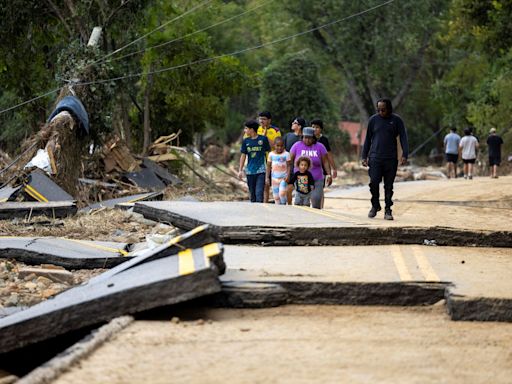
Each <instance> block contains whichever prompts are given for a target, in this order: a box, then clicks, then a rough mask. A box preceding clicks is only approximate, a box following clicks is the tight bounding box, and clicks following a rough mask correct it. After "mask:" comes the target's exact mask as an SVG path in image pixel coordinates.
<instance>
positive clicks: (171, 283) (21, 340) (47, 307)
mask: <svg viewBox="0 0 512 384" xmlns="http://www.w3.org/2000/svg"><path fill="white" fill-rule="evenodd" d="M212 248H213V247H210V249H212ZM216 248H217V252H218V254H222V252H223V247H222V245H221V244H217V245H216ZM205 255H206V252H204V253H195V252H193V251H192V250H185V251H182V252H180V253H179V254H178V255H174V256H169V257H165V258H161V259H158V260H153V261H150V262H147V263H143V264H141V265H138V266H136V267H133V268H130V269H128V270H125V271H123V272H121V273H119V274H116V275H114V276H110V277H109V278H108V279H106V280H103V281H99V282H98V283H96V284H86V285H83V286H78V287H75V288H72V289H70V290H68V291H65V292H63V293H62V294H60V295H57V296H55V297H54V298H52V299H50V300H48V301H45V302H42V303H40V304H37V305H35V306H33V307H30V308H29V309H27V310H25V311H22V312H18V313H15V314H13V315H11V316H8V317H6V318H2V319H0V353H6V352H9V351H12V350H15V349H17V348H21V347H24V346H26V345H29V344H33V343H36V342H39V341H43V340H47V339H49V338H51V337H54V336H57V335H61V334H64V333H67V332H69V331H72V330H77V329H80V328H83V327H86V326H88V325H93V324H99V323H101V322H104V321H108V320H111V319H113V318H115V317H117V316H120V315H125V314H133V313H137V312H140V311H144V310H147V309H151V308H155V307H160V306H164V305H170V304H176V303H179V302H183V301H187V300H191V299H194V298H197V297H200V296H204V295H209V294H213V293H216V292H219V291H220V289H221V287H220V283H219V280H218V274H217V270H216V268H212V265H211V263H210V260H209V258H208V257H205Z"/></svg>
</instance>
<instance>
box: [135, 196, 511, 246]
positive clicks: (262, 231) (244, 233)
mask: <svg viewBox="0 0 512 384" xmlns="http://www.w3.org/2000/svg"><path fill="white" fill-rule="evenodd" d="M134 211H135V212H137V213H141V214H142V215H144V217H146V218H147V219H150V220H154V221H160V222H167V223H171V224H172V225H174V226H177V227H179V228H183V229H191V228H193V227H195V226H198V225H201V224H210V225H211V226H212V230H213V231H214V232H216V233H217V234H218V235H219V236H220V238H221V240H222V241H223V242H225V243H227V244H239V243H259V244H261V243H264V244H267V245H371V244H395V243H398V244H422V243H423V242H424V241H425V240H427V239H428V240H429V241H430V240H431V239H434V240H435V243H436V244H437V245H467V246H469V245H474V246H491V247H512V231H476V230H467V229H458V228H448V227H437V226H433V227H421V226H417V227H405V226H404V227H402V226H397V225H394V224H393V225H389V224H388V223H387V222H385V221H380V222H377V221H371V220H369V219H368V218H367V217H366V216H357V215H353V214H344V213H343V212H333V211H332V210H330V211H325V210H318V209H312V208H307V207H299V206H288V205H274V204H251V203H248V202H203V203H191V202H179V201H161V202H140V203H136V204H135V207H134Z"/></svg>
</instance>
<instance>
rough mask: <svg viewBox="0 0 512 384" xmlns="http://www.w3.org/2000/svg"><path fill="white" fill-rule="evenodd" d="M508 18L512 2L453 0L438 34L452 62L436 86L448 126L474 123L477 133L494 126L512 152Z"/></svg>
mask: <svg viewBox="0 0 512 384" xmlns="http://www.w3.org/2000/svg"><path fill="white" fill-rule="evenodd" d="M511 16H512V3H511V2H510V1H498V0H493V1H486V0H471V1H469V0H454V1H453V2H452V4H451V8H450V15H449V18H448V19H447V20H446V25H447V27H446V32H445V33H444V34H443V35H442V36H441V37H440V40H441V41H442V43H443V45H444V49H445V50H446V51H447V52H449V54H450V57H451V58H452V61H453V65H452V66H451V68H450V70H449V71H448V72H447V73H446V74H445V75H444V76H442V77H441V78H440V79H439V80H438V81H437V82H436V87H435V88H434V91H435V96H436V97H437V98H438V99H439V100H440V101H441V102H442V104H443V105H444V112H445V118H444V121H445V122H446V123H447V124H450V125H453V126H458V127H464V126H466V125H472V126H474V127H475V129H476V132H477V134H478V135H480V136H485V135H486V134H487V132H488V130H489V129H490V128H492V127H495V128H497V130H498V132H499V133H500V134H502V135H503V136H504V137H505V151H504V152H505V153H510V152H512V143H511V141H510V139H512V137H511V136H512V127H511V121H510V116H511V115H512V107H511V106H510V97H511V96H512V81H511V80H510V78H511V77H510V68H511V65H512V48H511V47H512V37H511V36H512V35H511V30H510V29H511V26H510V17H511ZM509 137H510V138H509Z"/></svg>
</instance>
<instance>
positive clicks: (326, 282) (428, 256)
mask: <svg viewBox="0 0 512 384" xmlns="http://www.w3.org/2000/svg"><path fill="white" fill-rule="evenodd" d="M282 250H283V248H282V247H251V246H226V249H225V253H224V259H225V261H226V263H227V265H228V266H229V269H228V270H227V272H226V274H225V275H224V276H222V277H221V280H222V282H223V286H225V287H226V289H227V292H226V294H224V292H223V295H224V296H222V297H221V298H220V302H221V303H222V302H223V303H225V304H229V303H234V304H233V305H232V306H238V307H240V306H243V305H244V300H246V298H247V300H248V303H247V306H248V307H253V306H256V304H257V303H260V304H261V306H267V305H270V306H272V305H273V303H274V304H275V303H276V301H275V300H272V295H275V293H274V291H273V290H272V289H269V288H268V287H266V286H267V285H269V286H272V285H278V286H279V287H282V288H283V289H285V290H286V294H287V298H286V302H287V303H290V304H343V305H345V304H349V305H428V304H434V303H436V302H438V301H440V300H441V299H446V303H447V311H448V313H449V315H450V317H451V318H452V319H453V320H479V321H507V322H512V254H511V252H510V249H508V248H460V247H429V246H419V245H391V246H387V245H385V246H344V247H289V248H287V252H283V251H282ZM244 284H249V285H248V286H246V285H244ZM259 284H262V288H261V289H260V288H257V287H258V285H259ZM251 286H253V287H254V288H253V290H254V293H255V294H254V295H253V296H250V295H248V294H247V292H246V291H247V290H248V289H249V288H250V287H251ZM248 287H249V288H248ZM263 288H265V289H263ZM224 289H225V288H223V291H224ZM266 296H268V300H267V298H266ZM222 300H223V301H222ZM280 300H282V298H281V299H280ZM275 305H279V304H275ZM228 306H229V305H228Z"/></svg>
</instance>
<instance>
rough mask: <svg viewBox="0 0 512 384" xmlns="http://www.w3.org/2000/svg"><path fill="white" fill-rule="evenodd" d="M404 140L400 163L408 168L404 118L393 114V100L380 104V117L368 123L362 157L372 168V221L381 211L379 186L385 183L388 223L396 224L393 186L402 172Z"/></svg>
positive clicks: (385, 217) (385, 215)
mask: <svg viewBox="0 0 512 384" xmlns="http://www.w3.org/2000/svg"><path fill="white" fill-rule="evenodd" d="M398 137H400V144H401V146H402V156H401V159H400V163H401V164H402V165H405V164H406V163H407V157H408V156H409V142H408V140H407V131H406V129H405V125H404V122H403V121H402V118H401V117H400V116H398V115H396V114H394V113H393V105H392V104H391V100H389V99H380V100H379V101H378V102H377V113H376V114H375V115H373V116H372V117H370V119H369V120H368V129H367V131H366V139H365V141H364V146H363V151H362V153H361V162H362V165H363V166H364V167H368V166H369V169H368V175H369V176H370V192H371V194H372V198H371V203H372V208H371V209H370V212H368V217H370V218H373V217H375V216H376V215H377V212H378V211H380V210H381V207H380V202H379V184H380V182H381V181H382V179H384V201H385V204H386V207H385V211H384V219H385V220H393V214H392V212H391V206H392V205H393V200H392V197H393V182H394V181H395V176H396V171H397V168H398V151H397V150H398V148H397V138H398Z"/></svg>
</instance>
